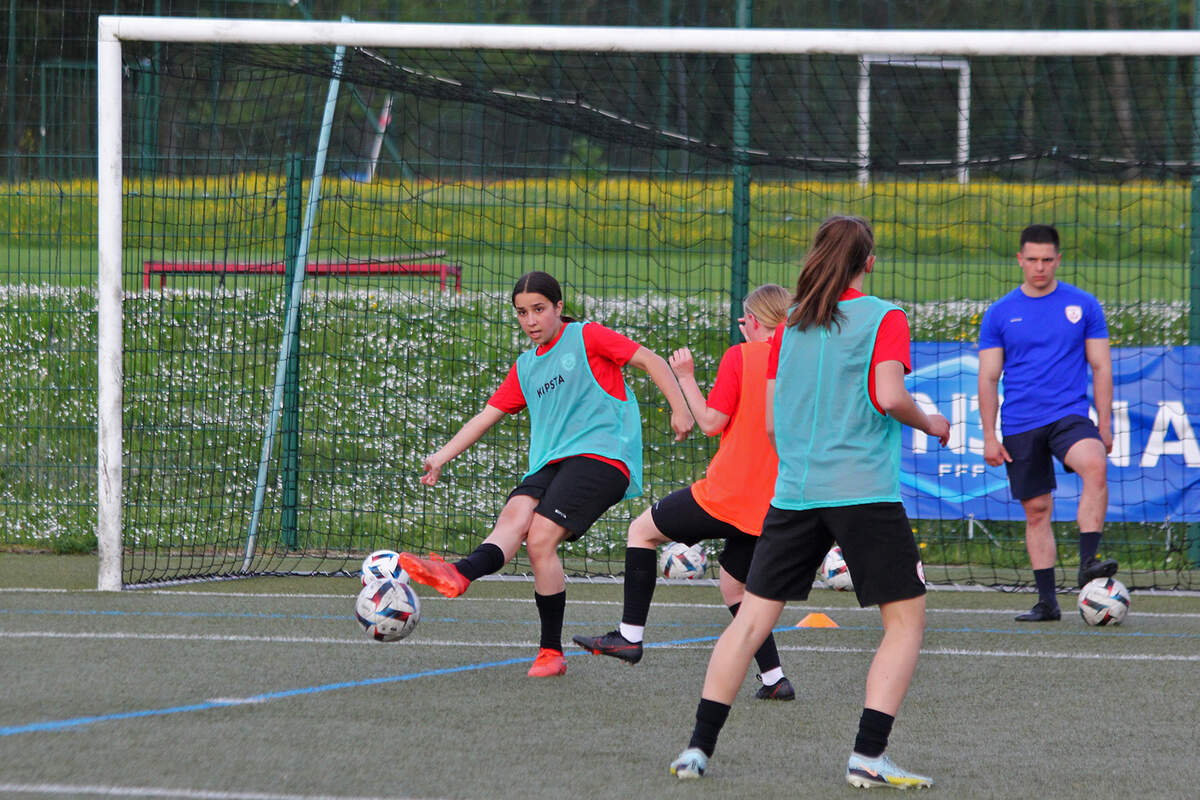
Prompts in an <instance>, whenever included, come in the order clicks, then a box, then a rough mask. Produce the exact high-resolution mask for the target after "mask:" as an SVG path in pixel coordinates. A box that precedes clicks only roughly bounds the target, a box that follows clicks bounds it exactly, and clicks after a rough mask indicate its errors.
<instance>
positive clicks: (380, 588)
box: [354, 578, 421, 642]
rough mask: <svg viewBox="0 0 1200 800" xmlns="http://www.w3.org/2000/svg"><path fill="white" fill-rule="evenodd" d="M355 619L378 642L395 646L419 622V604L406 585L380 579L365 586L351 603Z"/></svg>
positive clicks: (401, 582)
mask: <svg viewBox="0 0 1200 800" xmlns="http://www.w3.org/2000/svg"><path fill="white" fill-rule="evenodd" d="M354 617H355V619H357V620H358V623H359V624H360V625H362V626H363V630H365V631H366V632H367V636H370V637H371V638H372V639H374V640H375V641H377V642H396V641H399V640H401V639H403V638H404V637H405V636H408V635H409V634H410V633H412V632H413V628H415V627H417V623H418V622H420V621H421V600H420V598H418V597H417V593H416V592H414V591H413V590H412V587H411V586H409V585H408V584H407V583H404V582H403V581H400V580H398V579H396V578H380V579H378V580H373V581H370V582H368V583H367V585H366V586H364V587H363V588H362V590H361V591H359V593H358V598H357V599H355V601H354Z"/></svg>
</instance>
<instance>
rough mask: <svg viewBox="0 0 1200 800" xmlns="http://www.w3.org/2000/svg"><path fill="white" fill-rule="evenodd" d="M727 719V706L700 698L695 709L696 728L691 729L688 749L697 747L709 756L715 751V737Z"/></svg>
mask: <svg viewBox="0 0 1200 800" xmlns="http://www.w3.org/2000/svg"><path fill="white" fill-rule="evenodd" d="M728 718H729V706H727V705H725V704H724V703H718V702H717V701H716V700H705V699H704V698H703V697H701V698H700V705H698V706H697V707H696V727H695V728H693V729H692V740H691V741H690V742H688V747H699V748H700V749H701V750H703V751H704V755H706V756H711V755H712V754H713V750H716V749H717V737H718V736H719V735H720V734H721V728H722V727H723V726H724V725H725V720H726V719H728Z"/></svg>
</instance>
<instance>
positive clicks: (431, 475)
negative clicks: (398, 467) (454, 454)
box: [421, 453, 446, 486]
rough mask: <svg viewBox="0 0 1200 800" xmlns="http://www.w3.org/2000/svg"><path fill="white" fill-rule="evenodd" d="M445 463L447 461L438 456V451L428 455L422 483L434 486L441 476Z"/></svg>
mask: <svg viewBox="0 0 1200 800" xmlns="http://www.w3.org/2000/svg"><path fill="white" fill-rule="evenodd" d="M445 465H446V462H445V461H443V460H442V459H440V458H438V454H437V453H434V454H433V455H431V456H427V457H426V458H425V464H424V466H425V474H424V475H422V476H421V483H423V484H425V485H426V486H433V485H434V484H435V483H437V481H438V478H439V477H441V474H442V467H444V466H445Z"/></svg>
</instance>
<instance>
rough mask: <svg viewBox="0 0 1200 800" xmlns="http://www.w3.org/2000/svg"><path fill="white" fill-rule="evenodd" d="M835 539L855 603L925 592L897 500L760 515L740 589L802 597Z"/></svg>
mask: <svg viewBox="0 0 1200 800" xmlns="http://www.w3.org/2000/svg"><path fill="white" fill-rule="evenodd" d="M834 544H837V545H838V546H840V547H841V548H842V557H843V558H845V559H846V567H847V568H848V569H849V570H850V578H851V580H853V581H854V593H855V595H857V596H858V604H859V605H860V606H871V605H881V604H883V603H891V602H895V601H897V600H908V599H910V598H913V597H920V596H921V595H923V594H925V571H924V569H923V568H922V566H921V556H920V554H919V553H918V551H917V543H916V541H915V540H914V539H913V534H912V527H911V526H910V525H909V522H908V515H907V514H905V513H904V506H903V505H901V504H900V503H864V504H862V505H853V506H834V507H831V508H810V509H807V510H804V511H786V510H784V509H779V508H775V506H771V507H770V508H769V509H768V510H767V516H766V519H764V520H763V531H762V536H761V537H759V542H758V547H757V548H756V549H755V551H754V560H753V561H752V562H751V564H750V574H749V575H748V576H747V578H746V591H748V592H753V593H754V594H756V595H758V596H759V597H764V598H766V599H767V600H781V601H787V600H805V599H807V598H808V593H809V591H810V590H811V589H812V585H813V579H814V578H815V577H816V574H817V569H818V568H819V567H820V566H821V561H823V560H824V558H825V554H826V553H828V552H829V548H831V547H833V545H834Z"/></svg>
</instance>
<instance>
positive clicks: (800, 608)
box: [0, 588, 1200, 619]
mask: <svg viewBox="0 0 1200 800" xmlns="http://www.w3.org/2000/svg"><path fill="white" fill-rule="evenodd" d="M6 592H13V593H34V594H36V593H47V592H58V593H74V594H104V595H109V594H111V593H110V592H104V593H101V592H99V591H98V590H96V589H34V588H20V589H12V588H9V589H0V594H4V593H6ZM143 593H150V594H162V595H167V596H180V597H226V598H228V597H234V598H245V599H254V598H264V597H269V598H275V599H280V598H282V599H295V600H339V601H345V600H347V598H348V595H346V594H294V593H289V592H196V591H188V590H175V589H144V590H140V591H139V592H138V594H143ZM1139 594H1142V593H1141V592H1135V593H1134V601H1135V603H1136V600H1137V596H1138V595H1139ZM1193 595H1194V596H1197V597H1200V593H1184V594H1176V593H1172V592H1161V593H1158V596H1163V597H1176V596H1183V597H1191V596H1193ZM449 602H453V603H454V604H455V605H463V604H465V603H482V604H489V603H518V604H525V605H533V598H532V597H471V596H469V595H463V596H461V597H456V598H454V599H453V600H450V599H449V598H444V597H441V596H440V595H429V596H425V595H422V597H421V603H422V604H425V603H449ZM567 602H568V603H569V604H570V605H573V606H610V607H616V608H620V607H621V605H622V601H620V600H577V599H572V598H571V597H570V596H569V594H568V598H567ZM654 607H655V608H701V609H704V608H716V609H722V610H724V609H725V606H724V605H723V604H721V603H668V602H659V601H656V602H655V603H654ZM1019 610H1020V609H1013V608H928V609H926V612H927V613H929V614H984V615H989V614H1001V615H1006V614H1012V613H1014V612H1016V611H1019ZM810 611H821V612H824V613H829V612H836V613H839V614H845V613H858V614H864V613H865V614H876V615H878V613H879V612H878V610H877V609H876V608H875V607H874V606H870V607H868V608H859V607H857V606H817V605H798V604H795V603H789V604H788V606H787V610H786V611H785V614H786V613H792V612H796V613H808V612H810ZM1131 613H1136V614H1137V615H1138V616H1139V617H1161V618H1164V619H1173V618H1174V619H1200V610H1197V611H1136V612H1131Z"/></svg>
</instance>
